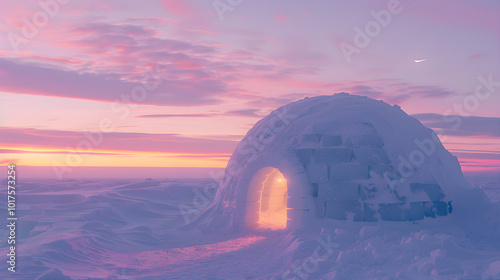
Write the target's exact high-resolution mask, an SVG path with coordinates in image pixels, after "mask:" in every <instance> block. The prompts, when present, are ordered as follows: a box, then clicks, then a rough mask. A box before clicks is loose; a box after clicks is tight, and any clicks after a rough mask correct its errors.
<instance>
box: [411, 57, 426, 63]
mask: <svg viewBox="0 0 500 280" xmlns="http://www.w3.org/2000/svg"><path fill="white" fill-rule="evenodd" d="M426 60H427V58H424V59H415V60H414V61H415V62H416V63H419V62H422V61H426Z"/></svg>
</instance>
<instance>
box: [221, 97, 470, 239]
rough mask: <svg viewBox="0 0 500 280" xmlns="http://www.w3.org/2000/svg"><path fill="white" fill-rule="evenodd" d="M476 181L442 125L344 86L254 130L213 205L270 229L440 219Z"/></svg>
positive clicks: (280, 112) (236, 220) (242, 222)
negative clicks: (440, 131)
mask: <svg viewBox="0 0 500 280" xmlns="http://www.w3.org/2000/svg"><path fill="white" fill-rule="evenodd" d="M470 188H471V187H470V185H469V184H468V183H467V181H466V180H465V178H464V177H463V174H462V171H461V168H460V165H459V163H458V160H457V158H456V157H454V156H453V155H451V154H450V153H449V152H448V151H447V150H446V149H445V148H444V147H443V145H442V144H441V142H440V141H439V139H438V137H437V136H436V134H435V133H434V131H432V130H431V129H429V128H426V127H424V126H423V125H422V124H421V123H420V122H419V121H418V120H417V119H415V118H413V117H411V116H409V115H407V114H406V113H405V112H404V111H403V110H401V108H400V107H399V106H396V105H394V106H391V105H389V104H387V103H385V102H383V101H377V100H373V99H370V98H367V97H363V96H356V95H350V94H347V93H338V94H335V95H332V96H319V97H314V98H305V99H302V100H300V101H297V102H294V103H291V104H288V105H286V106H283V107H281V108H279V109H277V110H275V111H273V112H272V113H271V114H269V115H268V116H266V117H265V118H263V119H262V120H260V121H259V122H258V123H257V124H256V125H255V126H254V127H253V128H252V129H250V131H249V132H248V133H247V135H246V136H245V137H244V138H243V139H242V141H241V142H240V143H239V145H238V147H237V148H236V150H235V151H234V153H233V155H232V157H231V159H230V161H229V163H228V166H227V168H226V172H225V177H224V180H223V182H222V184H221V186H220V189H219V191H218V193H217V195H216V197H215V200H214V201H213V204H212V207H211V210H216V211H217V212H219V213H220V215H221V216H222V217H225V218H226V219H227V221H229V223H230V224H231V225H233V226H243V227H246V228H271V229H283V228H299V227H303V226H307V225H308V224H309V223H316V224H317V223H318V222H320V223H331V222H335V221H336V220H348V221H352V222H377V221H398V222H402V221H417V220H423V219H432V218H435V219H436V218H439V219H442V218H445V216H447V215H450V214H451V213H452V212H453V207H454V204H453V198H454V196H455V195H456V194H457V192H458V191H459V190H466V189H470Z"/></svg>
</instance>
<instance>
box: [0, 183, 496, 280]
mask: <svg viewBox="0 0 500 280" xmlns="http://www.w3.org/2000/svg"><path fill="white" fill-rule="evenodd" d="M467 179H468V180H469V182H470V183H471V184H472V185H473V186H478V187H480V188H482V189H483V190H484V191H485V193H486V194H487V195H488V197H489V199H490V201H491V202H492V203H493V206H494V207H493V208H492V209H491V213H489V215H490V216H488V217H487V218H488V220H487V221H486V222H482V221H481V218H485V217H484V215H482V216H483V217H478V221H481V222H479V223H477V224H474V225H473V226H472V227H466V226H465V227H464V226H458V225H455V224H451V223H449V222H447V221H446V219H441V220H432V219H430V220H424V221H419V222H408V223H399V222H398V223H395V222H376V223H361V222H357V223H354V222H349V221H345V222H338V223H336V226H335V227H334V228H323V229H308V230H306V231H294V232H291V231H287V230H284V231H269V230H267V231H239V232H226V233H224V232H222V231H207V230H206V229H204V228H201V227H195V226H191V225H186V222H189V220H190V219H191V218H192V216H193V215H195V214H196V213H197V211H199V210H201V209H200V208H202V207H204V206H206V205H207V203H208V201H209V200H210V199H211V197H212V195H211V194H210V193H207V192H206V189H205V190H203V189H202V186H204V184H205V183H206V181H204V180H195V179H186V180H174V179H167V180H151V179H148V180H79V181H71V180H69V181H64V182H56V181H31V182H30V181H26V180H25V181H23V182H21V183H20V184H19V186H18V190H19V192H18V194H17V199H18V203H19V205H18V209H19V210H18V216H19V217H21V218H20V219H19V220H18V231H17V238H18V250H17V255H18V267H17V268H18V271H17V272H16V273H11V272H8V271H7V266H6V265H4V269H2V270H1V272H0V279H47V280H57V279H500V228H499V225H500V218H499V213H500V202H499V201H500V176H498V175H497V176H490V177H484V176H468V177H467ZM6 200H7V199H6V197H5V194H2V195H0V208H1V210H2V211H3V212H4V213H5V208H6V204H5V201H6ZM0 234H1V235H2V236H7V234H8V232H7V228H6V227H1V229H0ZM6 245H7V244H6V243H4V244H2V248H1V250H0V254H1V255H2V256H4V258H3V259H4V261H2V262H3V263H4V264H5V256H6V253H7V247H6Z"/></svg>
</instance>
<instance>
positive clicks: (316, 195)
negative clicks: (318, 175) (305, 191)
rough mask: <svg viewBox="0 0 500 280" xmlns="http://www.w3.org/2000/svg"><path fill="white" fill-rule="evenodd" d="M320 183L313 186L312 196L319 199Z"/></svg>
mask: <svg viewBox="0 0 500 280" xmlns="http://www.w3.org/2000/svg"><path fill="white" fill-rule="evenodd" d="M318 189H319V183H312V184H311V195H312V197H318Z"/></svg>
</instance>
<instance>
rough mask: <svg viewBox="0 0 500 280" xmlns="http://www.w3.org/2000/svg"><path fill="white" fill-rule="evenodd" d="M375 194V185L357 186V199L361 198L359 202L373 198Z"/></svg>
mask: <svg viewBox="0 0 500 280" xmlns="http://www.w3.org/2000/svg"><path fill="white" fill-rule="evenodd" d="M376 194H377V187H376V186H375V185H373V184H369V185H365V184H359V197H360V198H361V200H366V199H368V198H374V197H375V195H376Z"/></svg>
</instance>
